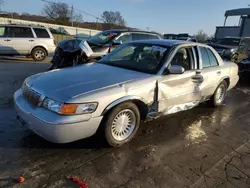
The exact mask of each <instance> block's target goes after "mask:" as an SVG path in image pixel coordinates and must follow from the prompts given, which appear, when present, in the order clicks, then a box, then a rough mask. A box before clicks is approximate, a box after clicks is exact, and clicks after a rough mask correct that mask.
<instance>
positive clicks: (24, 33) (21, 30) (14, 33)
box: [7, 27, 34, 38]
mask: <svg viewBox="0 0 250 188" xmlns="http://www.w3.org/2000/svg"><path fill="white" fill-rule="evenodd" d="M7 36H8V37H13V38H33V37H34V36H33V33H32V31H31V29H30V28H29V27H9V28H8V33H7Z"/></svg>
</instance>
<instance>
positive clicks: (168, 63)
mask: <svg viewBox="0 0 250 188" xmlns="http://www.w3.org/2000/svg"><path fill="white" fill-rule="evenodd" d="M238 80H239V76H238V67H237V65H236V64H234V63H231V62H223V60H222V59H221V58H220V56H219V55H218V53H217V52H216V51H215V50H214V49H213V48H211V47H209V46H206V45H203V44H199V43H192V42H187V41H177V40H151V41H149V40H148V41H137V42H132V43H127V44H123V45H121V46H120V47H118V48H116V49H115V50H113V51H112V52H111V53H110V54H108V55H106V56H105V57H103V58H102V59H101V60H100V61H98V62H97V63H93V64H86V65H82V66H78V67H72V68H67V69H62V70H54V71H51V72H45V73H41V74H37V75H34V76H31V77H29V78H27V79H26V80H25V82H24V83H23V86H22V88H21V89H19V90H18V91H16V93H15V94H14V101H15V107H16V110H17V114H18V119H19V120H20V121H21V122H22V123H23V124H25V125H26V126H27V127H29V128H30V129H31V130H32V131H34V132H35V133H36V134H38V135H40V136H41V137H43V138H45V139H47V140H49V141H51V142H55V143H68V142H72V141H76V140H80V139H83V138H87V137H90V136H92V135H94V134H95V133H97V134H99V136H100V137H102V138H104V140H105V141H107V143H108V144H109V145H111V146H113V147H118V146H121V145H122V144H124V143H126V142H129V141H130V140H131V139H132V138H133V137H134V136H135V134H136V132H137V130H138V128H139V125H140V122H141V121H144V120H148V119H155V118H157V117H160V116H163V115H168V114H173V113H177V112H180V111H183V110H188V109H191V108H193V107H195V106H197V105H199V104H200V103H201V102H204V101H209V103H211V105H213V106H220V105H222V104H223V101H224V99H225V95H226V92H227V91H228V90H230V89H232V88H233V87H234V86H235V85H236V84H237V82H238Z"/></svg>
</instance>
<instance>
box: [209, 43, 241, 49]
mask: <svg viewBox="0 0 250 188" xmlns="http://www.w3.org/2000/svg"><path fill="white" fill-rule="evenodd" d="M208 45H209V46H212V47H213V48H215V49H225V50H226V49H233V48H237V47H238V46H229V45H222V44H216V43H210V44H208Z"/></svg>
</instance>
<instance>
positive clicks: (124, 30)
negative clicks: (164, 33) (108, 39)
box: [105, 29, 161, 36]
mask: <svg viewBox="0 0 250 188" xmlns="http://www.w3.org/2000/svg"><path fill="white" fill-rule="evenodd" d="M105 31H109V32H112V31H113V32H121V33H124V32H131V33H148V34H155V35H160V36H161V34H160V33H157V32H152V31H143V30H133V29H110V30H105Z"/></svg>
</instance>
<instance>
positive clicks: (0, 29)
mask: <svg viewBox="0 0 250 188" xmlns="http://www.w3.org/2000/svg"><path fill="white" fill-rule="evenodd" d="M0 37H5V27H0Z"/></svg>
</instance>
